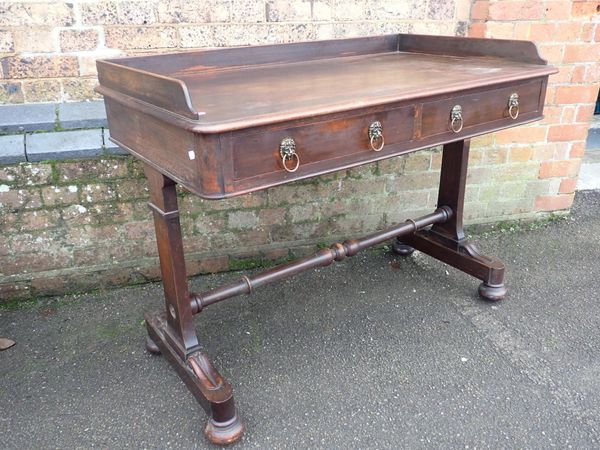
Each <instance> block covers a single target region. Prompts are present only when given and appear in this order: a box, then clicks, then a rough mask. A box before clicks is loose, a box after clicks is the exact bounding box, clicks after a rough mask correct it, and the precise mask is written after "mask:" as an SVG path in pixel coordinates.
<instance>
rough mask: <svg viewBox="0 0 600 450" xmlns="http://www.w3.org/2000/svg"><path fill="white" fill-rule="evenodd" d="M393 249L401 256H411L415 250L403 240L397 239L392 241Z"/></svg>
mask: <svg viewBox="0 0 600 450" xmlns="http://www.w3.org/2000/svg"><path fill="white" fill-rule="evenodd" d="M392 251H393V252H394V253H395V254H396V255H399V256H410V255H412V254H413V252H414V251H415V249H414V248H412V247H411V246H410V245H407V244H405V243H403V242H402V241H400V240H398V239H396V240H395V241H394V242H393V243H392Z"/></svg>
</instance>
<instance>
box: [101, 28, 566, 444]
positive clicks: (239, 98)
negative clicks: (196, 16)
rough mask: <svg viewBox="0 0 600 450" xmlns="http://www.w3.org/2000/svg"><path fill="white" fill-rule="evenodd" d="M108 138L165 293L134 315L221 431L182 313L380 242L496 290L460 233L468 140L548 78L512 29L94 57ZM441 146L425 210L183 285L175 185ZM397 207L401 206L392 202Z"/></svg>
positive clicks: (227, 427)
mask: <svg viewBox="0 0 600 450" xmlns="http://www.w3.org/2000/svg"><path fill="white" fill-rule="evenodd" d="M97 67H98V79H99V82H100V84H99V86H98V87H97V88H96V90H97V91H98V92H99V93H100V94H102V95H103V96H104V102H105V105H106V112H107V118H108V123H109V129H110V134H111V140H112V141H114V142H115V143H116V144H117V145H119V146H120V147H122V148H124V149H126V150H127V151H129V152H130V153H131V154H132V155H134V156H135V157H136V158H138V159H140V160H141V161H142V162H143V165H144V172H145V174H146V177H147V180H148V184H149V188H150V202H149V206H150V209H151V211H152V213H153V215H154V224H155V230H156V239H157V244H158V253H159V258H160V266H161V273H162V279H163V285H164V293H165V310H164V311H160V312H150V313H147V314H146V315H145V320H146V325H147V328H148V339H147V343H146V348H147V349H148V351H150V352H152V353H157V354H158V353H160V354H162V355H164V356H165V357H166V358H167V360H168V361H169V362H170V363H171V365H172V366H173V367H174V369H175V370H176V371H177V373H178V374H179V376H180V377H181V379H182V380H183V382H184V383H185V384H186V386H187V387H188V389H189V390H190V392H191V393H192V394H193V395H194V396H195V397H196V399H197V400H198V402H199V403H200V404H201V405H202V406H203V407H204V409H205V410H206V413H207V414H208V422H207V425H206V427H205V430H204V431H205V434H206V436H207V437H208V439H210V441H212V442H213V443H216V444H229V443H232V442H235V441H237V440H238V439H239V438H240V437H241V436H242V433H243V432H244V427H243V424H242V421H241V419H240V416H239V415H238V413H237V411H236V408H235V406H234V402H233V391H232V387H231V385H230V384H229V382H228V381H227V380H225V379H224V378H223V377H222V376H221V375H220V374H219V372H218V371H217V370H216V369H215V367H214V366H213V364H212V362H211V360H210V359H209V357H208V356H207V355H206V353H205V351H204V350H203V347H202V345H201V343H200V342H199V341H198V338H197V335H196V331H195V328H194V323H193V316H194V315H195V314H198V313H200V312H201V311H202V310H203V309H204V308H206V307H208V306H209V305H212V304H214V303H217V302H220V301H222V300H225V299H228V298H232V297H235V296H238V295H241V294H249V293H251V292H252V291H253V290H254V289H256V288H258V287H260V286H263V285H266V284H269V283H273V282H275V281H279V280H283V279H285V278H287V277H290V276H292V275H295V274H298V273H300V272H303V271H305V270H308V269H311V268H315V267H320V266H326V265H329V264H331V263H332V262H334V261H341V260H343V259H344V258H346V257H349V256H354V255H355V254H356V253H357V252H359V251H361V250H363V249H365V248H368V247H371V246H373V245H377V244H380V243H383V242H385V241H388V240H393V245H392V248H393V251H394V252H395V253H397V254H399V255H410V254H411V253H412V251H413V250H414V249H418V250H420V251H422V252H423V253H426V254H428V255H430V256H432V257H433V258H436V259H438V260H440V261H443V262H445V263H447V264H449V265H451V266H453V267H456V268H457V269H459V270H461V271H463V272H466V273H468V274H469V275H472V276H473V277H475V278H478V279H479V280H481V284H480V286H479V290H478V292H479V294H480V296H481V297H483V298H484V299H487V300H491V301H495V300H501V299H503V298H504V297H505V295H506V288H505V286H504V269H505V267H504V264H503V263H502V262H501V261H500V260H498V259H497V258H495V257H490V256H485V255H483V254H481V253H480V252H479V251H478V250H477V248H476V247H475V246H474V245H473V244H472V243H470V242H468V241H467V240H466V238H465V234H464V230H463V223H462V221H463V205H464V195H465V184H466V175H467V164H468V156H469V139H470V138H472V137H474V136H478V135H482V134H485V133H490V132H494V131H497V130H501V129H504V128H508V127H514V126H517V125H521V124H525V123H529V122H532V121H536V120H540V119H541V118H542V117H543V108H544V98H545V93H546V87H547V83H548V77H549V75H551V74H553V73H556V72H557V70H556V68H554V67H552V66H549V65H547V63H546V61H544V60H543V59H542V58H541V57H540V56H539V53H538V51H537V48H536V46H535V44H533V43H532V42H528V41H515V40H499V39H479V38H463V37H446V36H425V35H410V34H396V35H386V36H375V37H365V38H352V39H337V40H327V41H314V42H301V43H292V44H277V45H264V46H250V47H234V48H221V49H209V50H200V51H191V52H190V51H188V52H181V53H172V54H158V55H145V56H137V57H124V58H116V59H108V60H98V61H97ZM437 145H443V153H442V167H441V174H440V187H439V193H438V201H437V208H436V209H435V210H434V211H433V212H432V213H431V214H427V215H424V216H422V217H418V218H414V219H409V220H407V221H405V222H403V223H400V224H396V225H394V226H392V227H390V228H387V229H385V230H381V231H377V232H374V233H372V234H370V235H368V236H365V237H362V238H355V239H349V240H346V241H344V242H342V243H335V244H333V245H332V246H331V247H329V248H326V249H321V250H319V251H318V252H317V253H316V254H314V255H312V256H307V257H304V258H301V259H299V260H296V261H292V262H289V263H287V264H283V265H281V266H278V267H275V268H272V269H269V270H267V271H265V272H261V273H257V274H253V275H248V276H243V277H241V278H240V279H239V280H238V281H236V282H234V283H231V284H229V285H226V286H222V287H219V288H216V289H213V290H209V291H205V292H201V293H193V292H190V291H189V287H188V282H187V272H186V268H185V259H184V253H183V244H182V235H181V227H180V221H179V207H178V205H177V194H176V185H177V184H181V185H182V186H183V187H185V188H186V189H187V190H189V191H191V192H192V193H194V194H196V195H198V196H200V197H202V198H206V199H215V200H218V199H223V198H228V197H233V196H236V195H243V194H246V193H249V192H253V191H258V190H262V189H266V188H270V187H273V186H276V185H280V184H284V183H289V182H293V181H296V180H301V179H306V178H310V177H315V176H318V175H322V174H326V173H330V172H334V171H339V170H343V169H348V168H351V167H356V166H359V165H363V164H367V163H372V162H375V161H379V160H383V159H386V158H391V157H395V156H398V155H403V154H407V153H410V152H414V151H418V150H420V149H425V148H429V147H432V146H437ZM399 206H401V205H399Z"/></svg>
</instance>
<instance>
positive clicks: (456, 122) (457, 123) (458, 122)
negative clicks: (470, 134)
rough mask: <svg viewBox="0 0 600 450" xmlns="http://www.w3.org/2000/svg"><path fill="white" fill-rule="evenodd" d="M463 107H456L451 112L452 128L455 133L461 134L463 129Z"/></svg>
mask: <svg viewBox="0 0 600 450" xmlns="http://www.w3.org/2000/svg"><path fill="white" fill-rule="evenodd" d="M463 125H464V122H463V117H462V106H460V105H454V106H453V107H452V111H451V112H450V128H452V131H454V132H455V133H460V132H461V131H462V129H463Z"/></svg>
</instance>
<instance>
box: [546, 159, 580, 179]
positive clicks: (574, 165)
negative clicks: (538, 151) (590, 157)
mask: <svg viewBox="0 0 600 450" xmlns="http://www.w3.org/2000/svg"><path fill="white" fill-rule="evenodd" d="M580 166H581V160H580V159H567V160H564V161H542V163H541V164H540V178H541V179H543V178H553V177H576V176H577V174H578V173H579V167H580Z"/></svg>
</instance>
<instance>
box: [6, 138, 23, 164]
mask: <svg viewBox="0 0 600 450" xmlns="http://www.w3.org/2000/svg"><path fill="white" fill-rule="evenodd" d="M24 161H25V136H24V135H22V134H13V135H8V136H0V164H15V163H19V162H24Z"/></svg>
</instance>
